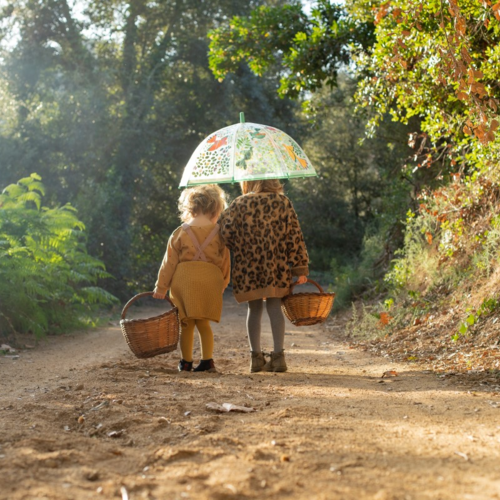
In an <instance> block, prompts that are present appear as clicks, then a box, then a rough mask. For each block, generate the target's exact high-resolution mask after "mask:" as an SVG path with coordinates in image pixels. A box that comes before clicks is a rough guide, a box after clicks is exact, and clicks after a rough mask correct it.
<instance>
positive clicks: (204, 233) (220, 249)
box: [153, 184, 230, 372]
mask: <svg viewBox="0 0 500 500" xmlns="http://www.w3.org/2000/svg"><path fill="white" fill-rule="evenodd" d="M226 206H227V203H226V197H225V193H224V191H223V190H222V189H221V188H220V187H219V186H217V185H215V184H210V185H204V186H196V187H193V188H189V189H186V190H184V191H183V192H182V194H181V196H180V198H179V211H180V219H181V220H182V222H183V224H182V226H180V227H178V228H177V229H176V230H175V231H174V232H173V233H172V235H171V236H170V238H169V240H168V244H167V251H166V252H165V256H164V258H163V261H162V264H161V267H160V270H159V272H158V279H157V281H156V285H155V289H154V295H153V297H154V298H156V299H163V298H165V295H166V293H167V291H168V290H170V298H171V299H172V302H173V303H174V304H175V305H176V306H177V308H178V309H179V320H180V322H181V335H180V347H181V352H182V359H181V360H180V362H179V371H191V370H192V369H193V343H194V328H195V326H196V328H197V329H198V332H199V335H200V344H201V361H200V364H199V365H198V366H197V367H196V368H194V371H195V372H196V371H198V372H199V371H211V372H214V371H216V370H215V364H214V361H213V349H214V336H213V332H212V328H211V326H210V321H215V322H217V323H218V322H219V321H220V318H221V314H222V294H223V292H224V290H225V288H226V287H227V285H228V283H229V275H230V256H229V250H228V249H227V248H226V246H225V245H224V243H223V242H222V240H221V238H220V235H219V225H218V224H217V223H216V222H217V219H218V218H219V216H220V214H221V212H222V211H223V210H224V208H226Z"/></svg>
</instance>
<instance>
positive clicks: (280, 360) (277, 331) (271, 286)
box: [219, 179, 309, 372]
mask: <svg viewBox="0 0 500 500" xmlns="http://www.w3.org/2000/svg"><path fill="white" fill-rule="evenodd" d="M241 190H242V193H243V195H242V196H239V197H238V198H236V199H235V200H234V201H233V202H232V203H231V205H230V206H229V207H228V208H227V209H226V210H225V211H224V212H223V213H222V215H221V218H220V220H219V224H220V235H221V238H222V241H223V242H224V243H225V244H226V246H227V247H228V248H229V249H230V250H231V251H232V252H233V269H232V280H233V294H234V296H235V298H236V301H237V302H248V316H247V333H248V340H249V344H250V349H251V366H250V371H251V372H259V371H263V370H264V371H275V372H284V371H286V370H287V365H286V362H285V355H284V351H283V345H284V338H285V318H284V315H283V312H282V310H281V299H282V297H284V296H286V295H288V293H289V289H290V284H291V281H292V276H296V277H298V280H297V281H298V283H299V284H302V283H305V282H306V281H307V275H308V274H309V269H308V265H309V257H308V255H307V250H306V245H305V242H304V237H303V235H302V231H301V230H300V225H299V221H298V219H297V215H296V213H295V210H294V209H293V206H292V203H291V202H290V200H289V199H288V198H287V197H286V196H285V195H284V194H283V186H282V185H281V183H280V182H279V181H278V180H277V179H267V180H262V181H245V182H242V183H241ZM264 299H265V300H266V309H267V313H268V315H269V319H270V320H271V329H272V334H273V344H274V350H273V352H272V353H271V359H270V361H268V362H267V363H266V360H265V358H264V354H263V353H262V349H261V345H260V334H261V319H262V311H263V301H264Z"/></svg>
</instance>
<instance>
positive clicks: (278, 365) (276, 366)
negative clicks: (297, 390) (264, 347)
mask: <svg viewBox="0 0 500 500" xmlns="http://www.w3.org/2000/svg"><path fill="white" fill-rule="evenodd" d="M287 369H288V368H287V366H286V361H285V351H284V350H283V351H281V352H272V353H271V359H270V360H269V361H268V362H267V363H266V364H265V366H264V367H263V368H262V370H263V371H266V372H286V371H287Z"/></svg>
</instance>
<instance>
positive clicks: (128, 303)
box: [122, 292, 175, 319]
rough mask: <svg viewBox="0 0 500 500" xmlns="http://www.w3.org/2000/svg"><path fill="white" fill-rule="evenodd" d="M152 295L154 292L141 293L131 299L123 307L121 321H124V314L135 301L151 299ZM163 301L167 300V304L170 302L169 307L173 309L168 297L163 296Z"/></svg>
mask: <svg viewBox="0 0 500 500" xmlns="http://www.w3.org/2000/svg"><path fill="white" fill-rule="evenodd" d="M153 294H154V292H142V293H138V294H137V295H136V296H135V297H132V298H131V299H130V300H129V301H128V302H127V303H126V304H125V306H124V307H123V311H122V319H125V314H126V313H127V310H128V308H129V307H130V306H131V305H132V304H133V303H134V302H135V301H136V300H137V299H140V298H141V297H148V296H149V297H151V296H152V295H153ZM164 300H168V302H170V305H171V306H172V307H175V305H174V303H173V302H172V301H171V300H170V299H169V297H168V295H165V299H164Z"/></svg>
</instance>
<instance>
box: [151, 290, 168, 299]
mask: <svg viewBox="0 0 500 500" xmlns="http://www.w3.org/2000/svg"><path fill="white" fill-rule="evenodd" d="M165 295H166V293H158V292H154V293H153V299H164V298H165Z"/></svg>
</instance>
